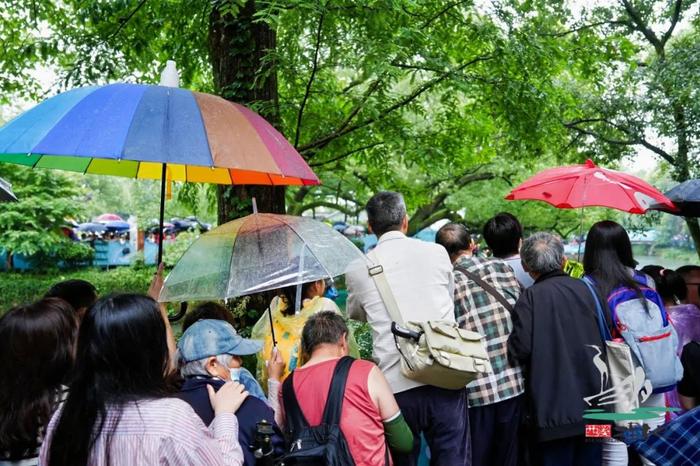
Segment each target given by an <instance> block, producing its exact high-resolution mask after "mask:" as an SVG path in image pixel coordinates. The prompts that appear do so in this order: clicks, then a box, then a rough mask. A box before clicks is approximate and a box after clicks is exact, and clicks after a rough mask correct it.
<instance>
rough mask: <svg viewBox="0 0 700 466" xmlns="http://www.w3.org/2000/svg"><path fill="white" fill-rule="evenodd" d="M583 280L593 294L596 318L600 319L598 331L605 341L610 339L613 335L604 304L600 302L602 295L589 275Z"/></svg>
mask: <svg viewBox="0 0 700 466" xmlns="http://www.w3.org/2000/svg"><path fill="white" fill-rule="evenodd" d="M582 281H583V283H585V284H586V287H588V291H590V292H591V294H592V295H593V301H595V309H596V318H597V319H596V320H597V321H598V331H599V332H600V337H601V338H602V339H603V341H610V340H612V335H611V334H610V329H609V328H608V325H607V324H606V322H605V314H604V312H603V306H602V305H601V303H600V302H601V299H600V296H598V292H597V291H596V290H595V287H594V286H593V283H591V281H590V280H589V279H588V277H583V278H582Z"/></svg>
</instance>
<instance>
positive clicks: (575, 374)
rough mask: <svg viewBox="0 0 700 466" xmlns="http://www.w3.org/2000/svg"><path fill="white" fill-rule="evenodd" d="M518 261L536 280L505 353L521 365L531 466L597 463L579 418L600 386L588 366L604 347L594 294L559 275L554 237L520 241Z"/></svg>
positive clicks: (559, 250)
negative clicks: (589, 397) (523, 377)
mask: <svg viewBox="0 0 700 466" xmlns="http://www.w3.org/2000/svg"><path fill="white" fill-rule="evenodd" d="M520 256H521V258H522V261H523V267H524V268H525V270H526V271H527V272H528V273H529V274H530V276H531V277H532V278H533V279H534V280H535V283H534V285H533V286H531V287H530V288H528V289H527V290H525V292H524V293H523V295H522V296H521V297H520V299H519V300H518V302H517V303H516V305H515V310H514V313H513V331H512V332H511V334H510V337H509V339H508V353H509V357H510V358H511V359H512V360H513V361H514V362H516V363H519V364H522V365H523V366H524V367H525V368H526V369H525V373H526V374H527V377H526V389H525V390H526V397H527V399H528V400H529V402H530V409H531V412H530V413H529V414H530V417H531V419H532V421H531V422H532V425H531V426H530V428H531V430H532V432H533V434H534V435H535V438H534V439H533V441H534V444H533V445H532V451H533V455H534V457H535V462H534V464H539V465H543V466H550V465H552V466H555V465H556V466H569V465H572V466H573V465H581V466H584V465H585V466H594V465H598V464H601V444H600V443H595V442H587V441H586V438H585V436H584V434H585V424H586V422H585V421H584V419H583V412H584V410H586V409H587V408H588V406H587V404H586V402H585V401H584V398H585V397H588V396H592V395H595V394H597V393H599V392H601V391H602V388H603V387H601V375H600V373H599V372H598V369H597V368H596V366H595V365H594V363H593V358H594V356H595V355H596V354H598V353H599V352H600V351H601V350H603V345H604V343H603V341H602V340H601V337H600V333H599V331H598V324H597V321H596V311H595V309H596V305H595V301H594V298H593V295H592V294H591V292H590V291H589V290H588V288H587V287H586V285H585V283H583V281H581V280H576V279H573V278H571V277H569V276H568V275H567V274H565V273H564V272H563V271H562V267H563V263H564V245H563V244H562V242H561V240H560V239H559V237H557V236H554V235H552V234H549V233H535V234H534V235H532V236H530V237H529V238H527V239H526V240H525V241H524V242H523V246H522V248H521V250H520Z"/></svg>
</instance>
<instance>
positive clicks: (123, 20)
mask: <svg viewBox="0 0 700 466" xmlns="http://www.w3.org/2000/svg"><path fill="white" fill-rule="evenodd" d="M145 4H146V0H141V1H140V2H139V4H138V5H136V7H135V8H134V9H133V10H131V12H130V13H129V14H128V15H126V16H124V17H122V18H119V27H118V28H117V29H116V30H115V31H114V32H112V33H111V34H110V35H109V36H107V38H106V39H105V40H104V42H108V41H109V40H111V39H113V38H115V37H116V36H117V35H118V34H119V33H120V32H121V31H122V29H124V26H126V23H128V22H129V21H131V18H133V17H134V15H136V13H138V12H139V10H140V9H141V8H143V6H144V5H145Z"/></svg>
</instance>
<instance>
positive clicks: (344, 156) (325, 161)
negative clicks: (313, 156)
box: [309, 141, 384, 167]
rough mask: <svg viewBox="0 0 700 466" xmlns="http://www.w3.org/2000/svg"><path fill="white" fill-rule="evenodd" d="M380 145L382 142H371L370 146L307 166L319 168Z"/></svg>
mask: <svg viewBox="0 0 700 466" xmlns="http://www.w3.org/2000/svg"><path fill="white" fill-rule="evenodd" d="M382 144H384V141H377V142H373V143H372V144H367V145H365V146H362V147H358V148H356V149H352V150H350V151H347V152H345V153H344V154H341V155H339V156H337V157H333V158H332V159H328V160H324V161H322V162H313V163H309V165H310V166H312V167H320V166H323V165H328V164H329V163H333V162H337V161H338V160H343V159H344V158H347V157H350V156H351V155H353V154H356V153H358V152H362V151H365V150H367V149H371V148H373V147H377V146H381V145H382Z"/></svg>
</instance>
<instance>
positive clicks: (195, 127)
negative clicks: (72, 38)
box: [0, 84, 319, 185]
mask: <svg viewBox="0 0 700 466" xmlns="http://www.w3.org/2000/svg"><path fill="white" fill-rule="evenodd" d="M0 162H11V163H18V164H21V165H28V166H31V167H39V168H58V169H61V170H69V171H74V172H81V173H94V174H98V175H116V176H127V177H133V178H151V179H161V178H162V176H161V175H162V164H164V163H165V164H167V179H169V180H172V181H197V182H203V183H219V184H262V185H308V184H318V183H319V180H318V178H317V177H316V175H315V174H314V172H313V171H312V170H311V168H309V166H308V165H307V164H306V162H305V161H304V159H303V158H302V157H301V156H300V155H299V154H298V153H297V151H296V150H295V149H294V147H292V145H291V144H289V142H287V140H286V139H285V138H284V137H283V136H282V135H281V134H280V133H279V132H278V131H277V130H276V129H274V128H273V127H272V126H271V125H270V124H269V123H268V122H266V121H265V120H264V119H263V118H262V117H261V116H260V115H258V114H257V113H255V112H253V111H252V110H250V109H248V108H246V107H244V106H243V105H239V104H235V103H232V102H229V101H228V100H225V99H223V98H221V97H218V96H214V95H211V94H204V93H200V92H193V91H189V90H186V89H179V88H174V87H166V86H153V85H146V84H110V85H107V86H101V87H82V88H78V89H74V90H71V91H68V92H64V93H62V94H59V95H57V96H55V97H52V98H50V99H48V100H45V101H44V102H42V103H40V104H39V105H37V106H36V107H34V108H32V109H30V110H28V111H26V112H24V113H22V114H21V115H19V116H18V117H17V118H15V119H14V120H12V121H11V122H9V123H8V124H6V125H5V126H4V127H2V128H1V129H0Z"/></svg>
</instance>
